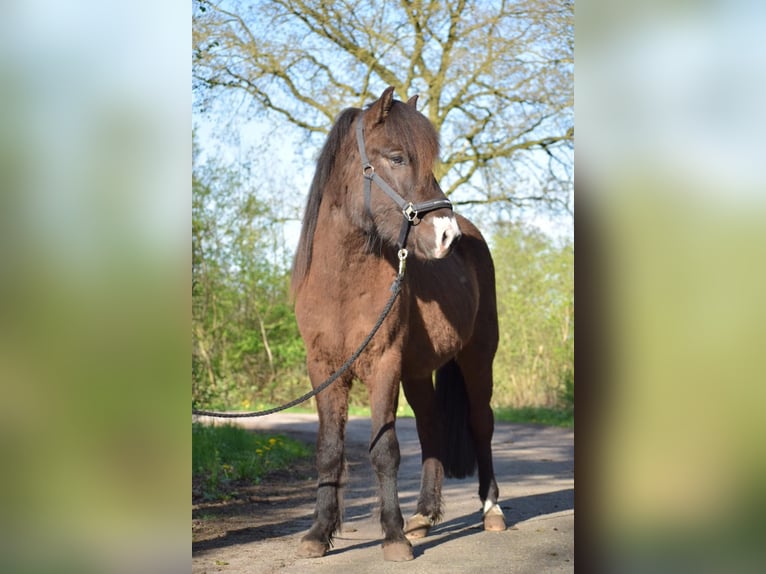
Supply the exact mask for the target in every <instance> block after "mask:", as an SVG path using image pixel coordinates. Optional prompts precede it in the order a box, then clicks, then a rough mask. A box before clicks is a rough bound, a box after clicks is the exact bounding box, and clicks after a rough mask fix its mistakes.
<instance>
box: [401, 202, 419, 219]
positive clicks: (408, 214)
mask: <svg viewBox="0 0 766 574" xmlns="http://www.w3.org/2000/svg"><path fill="white" fill-rule="evenodd" d="M402 213H403V214H404V217H405V218H406V219H407V221H410V222H411V221H415V219H417V217H418V210H417V209H415V206H414V205H412V202H409V203H408V204H407V205H406V206H405V207H404V209H402Z"/></svg>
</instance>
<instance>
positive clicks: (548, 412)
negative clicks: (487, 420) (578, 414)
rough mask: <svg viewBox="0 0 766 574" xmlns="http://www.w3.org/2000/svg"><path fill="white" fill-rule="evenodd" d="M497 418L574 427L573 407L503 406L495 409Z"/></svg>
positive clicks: (506, 421)
mask: <svg viewBox="0 0 766 574" xmlns="http://www.w3.org/2000/svg"><path fill="white" fill-rule="evenodd" d="M493 410H494V412H495V420H496V421H501V422H505V423H533V424H541V425H548V426H555V427H564V428H574V410H573V409H552V408H547V407H521V408H510V407H504V408H503V407H501V408H496V409H493Z"/></svg>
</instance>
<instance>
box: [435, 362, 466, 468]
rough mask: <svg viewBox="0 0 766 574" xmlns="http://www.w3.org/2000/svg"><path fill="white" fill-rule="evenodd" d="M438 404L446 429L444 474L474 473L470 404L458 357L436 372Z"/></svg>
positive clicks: (443, 461)
mask: <svg viewBox="0 0 766 574" xmlns="http://www.w3.org/2000/svg"><path fill="white" fill-rule="evenodd" d="M436 404H437V405H438V409H439V410H440V411H441V412H440V414H441V419H442V421H443V429H444V438H443V441H444V442H443V443H442V444H443V450H442V453H443V454H442V463H443V465H444V473H445V475H446V476H447V477H451V478H465V477H466V476H472V475H473V473H474V471H475V470H476V449H475V447H474V442H473V434H472V433H471V426H470V423H469V420H468V416H469V411H470V406H469V403H468V393H467V392H466V389H465V379H464V378H463V372H462V371H461V370H460V367H459V366H458V364H457V363H456V362H455V360H454V359H452V360H450V361H449V362H448V363H447V364H445V365H444V366H442V367H440V368H439V369H438V370H437V371H436Z"/></svg>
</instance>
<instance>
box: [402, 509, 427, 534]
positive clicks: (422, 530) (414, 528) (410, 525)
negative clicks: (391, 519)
mask: <svg viewBox="0 0 766 574" xmlns="http://www.w3.org/2000/svg"><path fill="white" fill-rule="evenodd" d="M431 526H433V522H432V521H431V519H430V518H428V517H427V516H423V515H422V514H413V515H412V516H411V517H410V518H409V520H407V525H406V526H405V527H404V535H405V536H406V537H407V538H409V539H410V540H415V539H417V538H424V537H425V536H426V534H428V531H429V530H430V529H431Z"/></svg>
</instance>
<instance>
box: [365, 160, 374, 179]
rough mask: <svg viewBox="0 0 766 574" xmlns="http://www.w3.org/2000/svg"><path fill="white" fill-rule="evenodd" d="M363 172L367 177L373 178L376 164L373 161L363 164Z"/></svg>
mask: <svg viewBox="0 0 766 574" xmlns="http://www.w3.org/2000/svg"><path fill="white" fill-rule="evenodd" d="M362 174H363V175H364V177H366V178H367V179H372V177H373V176H374V175H375V166H374V165H372V164H371V163H367V164H364V165H363V166H362Z"/></svg>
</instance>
